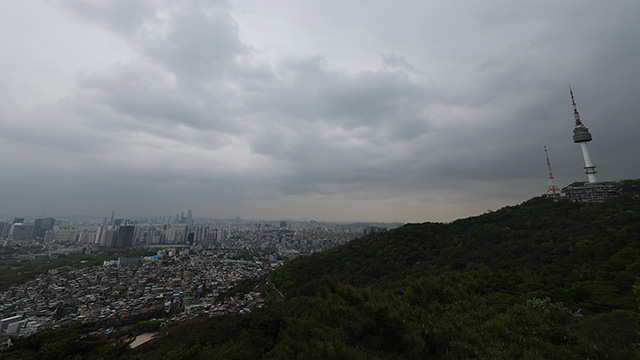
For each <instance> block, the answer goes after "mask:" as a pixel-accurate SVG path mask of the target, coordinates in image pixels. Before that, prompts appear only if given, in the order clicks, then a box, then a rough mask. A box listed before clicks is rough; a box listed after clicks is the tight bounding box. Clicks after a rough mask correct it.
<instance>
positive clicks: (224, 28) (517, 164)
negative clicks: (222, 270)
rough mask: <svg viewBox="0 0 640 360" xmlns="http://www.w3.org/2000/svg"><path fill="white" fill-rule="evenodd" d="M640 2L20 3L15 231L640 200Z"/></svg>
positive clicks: (3, 175)
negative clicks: (51, 225)
mask: <svg viewBox="0 0 640 360" xmlns="http://www.w3.org/2000/svg"><path fill="white" fill-rule="evenodd" d="M639 14H640V2H638V1H637V0H629V1H608V2H603V1H585V0H579V1H578V0H575V1H569V0H568V1H557V0H554V1H551V0H549V1H547V0H540V1H529V2H520V1H505V0H487V1H482V2H480V1H476V0H466V1H465V0H452V1H414V0H411V1H410V0H400V1H398V0H394V1H364V0H353V1H333V0H322V1H320V0H310V1H294V0H270V1H264V0H230V1H215V0H202V1H196V0H188V1H187V0H185V1H169V0H148V1H142V0H2V1H1V2H0V47H1V49H2V55H0V67H1V69H2V71H0V101H1V106H0V214H15V215H23V216H41V215H46V216H53V217H56V216H57V217H60V216H66V215H71V214H83V215H92V216H100V217H104V216H110V214H111V211H112V210H114V211H115V212H116V217H135V216H169V215H172V214H175V213H177V212H181V211H185V212H186V210H188V209H191V210H193V213H194V216H195V217H218V218H228V217H236V216H240V217H242V218H248V219H264V220H267V219H268V220H278V219H300V218H307V219H315V220H319V221H387V222H390V221H401V222H423V221H450V220H454V219H456V218H461V217H466V216H470V215H479V214H481V213H483V212H485V211H487V210H489V209H490V210H497V209H499V208H501V207H503V206H506V205H515V204H518V203H521V202H523V201H525V200H527V199H529V198H531V197H533V196H537V195H540V194H543V193H545V192H546V189H547V184H548V172H547V166H546V160H545V157H544V150H543V146H544V145H545V144H546V145H547V148H548V150H549V155H550V157H551V165H552V167H553V173H554V175H555V178H556V182H557V184H558V185H560V186H561V187H562V186H566V185H568V184H569V183H571V182H573V181H586V180H587V177H586V175H584V173H583V169H582V167H583V166H584V163H583V159H582V154H581V151H580V146H579V145H577V144H574V143H573V141H572V134H573V133H572V130H573V125H574V121H573V116H572V111H573V110H572V107H571V100H570V97H569V84H571V87H572V88H573V91H574V94H575V96H576V102H577V104H578V110H579V111H580V115H581V118H582V120H583V122H584V124H585V125H586V126H587V127H588V128H589V130H590V132H591V134H592V135H593V141H592V142H591V143H589V149H590V152H591V157H592V159H593V162H594V164H595V165H596V169H597V170H598V174H597V176H598V180H620V179H630V178H640V166H639V165H640V164H639V161H638V154H640V141H639V139H638V137H640V121H638V120H639V119H638V103H639V100H640V22H639V21H638V15H639Z"/></svg>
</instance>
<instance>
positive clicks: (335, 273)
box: [272, 186, 640, 311]
mask: <svg viewBox="0 0 640 360" xmlns="http://www.w3.org/2000/svg"><path fill="white" fill-rule="evenodd" d="M627 188H631V189H634V188H633V187H630V186H628V187H627ZM639 255H640V200H639V199H638V194H634V193H632V192H626V193H624V194H622V196H620V197H619V198H608V199H606V200H605V201H604V202H599V203H573V202H571V201H569V200H566V199H564V200H560V201H557V202H556V201H554V200H553V199H550V198H545V197H537V198H534V199H531V200H529V201H527V202H525V203H523V204H521V205H518V206H508V207H505V208H503V209H500V210H498V211H495V212H490V213H486V214H483V215H481V216H476V217H471V218H466V219H461V220H457V221H455V222H453V223H450V224H441V223H423V224H409V225H406V226H404V227H401V228H398V229H396V230H393V231H389V232H386V233H379V234H374V235H370V236H367V237H363V238H359V239H356V240H353V241H351V242H350V243H348V244H346V245H344V246H342V247H339V248H334V249H331V250H328V251H325V252H323V253H320V254H317V255H314V256H312V257H307V258H298V259H295V260H293V261H292V262H290V263H289V264H287V266H284V267H281V268H279V269H277V270H276V271H274V273H273V275H272V278H273V279H274V281H275V283H276V285H277V286H278V287H279V288H280V290H281V291H282V292H283V293H284V294H285V296H286V297H289V298H291V297H296V296H299V295H313V294H314V293H315V291H316V290H317V288H318V287H319V286H320V285H321V284H322V283H323V279H324V278H325V277H326V276H329V277H334V278H336V279H337V280H339V281H340V282H342V283H346V284H350V285H353V286H368V285H373V286H376V287H377V288H382V289H384V288H388V287H390V286H393V285H394V284H395V283H397V282H398V281H400V280H403V279H406V278H407V277H416V276H421V275H422V274H425V273H429V272H432V271H436V270H437V269H440V271H443V270H444V269H446V270H451V271H465V269H467V268H469V267H477V266H479V265H482V266H483V267H486V268H487V269H488V270H490V271H491V272H492V273H493V275H492V276H493V277H492V279H491V282H492V285H491V287H492V288H491V290H494V291H504V292H506V293H508V294H513V295H518V296H519V297H525V298H526V297H531V296H538V297H540V296H543V297H544V296H549V297H551V298H553V299H554V300H558V301H563V302H571V303H575V304H576V305H578V306H580V307H581V308H582V309H583V310H589V311H604V310H608V309H614V308H619V307H621V306H622V307H623V308H628V309H631V308H633V307H634V305H635V298H634V297H633V296H632V293H631V287H632V285H633V284H634V281H635V278H636V277H637V276H640V258H639V257H638V256H639ZM605 284H606V286H605ZM600 285H602V286H600Z"/></svg>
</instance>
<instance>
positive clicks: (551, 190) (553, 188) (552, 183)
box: [544, 145, 560, 197]
mask: <svg viewBox="0 0 640 360" xmlns="http://www.w3.org/2000/svg"><path fill="white" fill-rule="evenodd" d="M544 155H545V156H546V157H547V168H549V186H548V187H547V195H549V194H551V195H552V196H553V197H558V196H560V188H559V187H558V185H556V179H555V178H554V177H553V172H551V162H550V161H549V153H548V152H547V145H545V146H544Z"/></svg>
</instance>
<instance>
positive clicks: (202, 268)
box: [0, 210, 402, 336]
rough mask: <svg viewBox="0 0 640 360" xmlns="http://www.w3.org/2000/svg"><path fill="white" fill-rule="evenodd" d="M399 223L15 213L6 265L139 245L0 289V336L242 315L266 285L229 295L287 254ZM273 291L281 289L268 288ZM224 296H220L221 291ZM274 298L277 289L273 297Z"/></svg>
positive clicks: (7, 231)
mask: <svg viewBox="0 0 640 360" xmlns="http://www.w3.org/2000/svg"><path fill="white" fill-rule="evenodd" d="M400 225H402V224H400V223H390V224H384V223H354V224H336V223H320V222H316V221H313V220H311V221H272V222H268V221H250V220H243V219H233V220H208V221H206V222H204V221H201V220H200V219H197V220H196V219H194V217H193V214H192V212H191V211H190V210H189V211H188V212H187V215H185V214H184V212H183V213H181V214H176V215H175V216H171V217H167V218H163V219H144V220H128V219H124V220H123V219H118V218H115V212H112V214H111V217H110V218H102V219H97V218H96V219H94V218H86V217H82V218H69V219H64V220H57V219H54V218H36V219H25V218H13V219H5V220H3V221H0V239H1V240H0V241H1V243H0V244H1V245H2V249H4V250H6V251H5V252H4V253H3V258H2V260H3V263H4V264H6V263H9V262H11V261H25V262H38V261H43V260H45V259H51V258H57V257H64V256H68V255H71V254H98V253H100V252H101V251H102V250H104V249H120V250H127V249H138V250H139V251H146V252H147V255H146V256H135V257H118V258H115V259H110V260H105V261H104V263H103V264H102V265H97V266H88V267H81V268H79V269H76V268H72V267H70V266H63V267H60V268H55V269H49V271H48V272H47V273H46V274H40V275H38V276H37V278H35V279H33V280H30V281H28V282H26V283H22V284H18V285H16V286H12V287H11V288H9V289H7V290H6V291H4V292H2V293H0V318H1V320H0V336H5V335H11V336H25V335H28V334H31V333H33V332H36V331H39V330H41V329H43V328H47V327H59V326H62V325H65V324H68V323H72V322H76V321H94V322H97V323H98V324H100V325H102V326H103V331H104V333H105V334H106V333H108V332H110V331H113V326H114V325H117V324H122V323H131V322H134V323H135V322H137V321H141V320H148V319H154V320H155V319H164V320H163V321H164V322H165V323H168V322H171V323H172V324H180V323H182V322H185V321H189V320H192V319H196V318H207V317H210V316H218V315H223V314H234V313H243V312H247V311H249V310H250V309H251V308H252V307H254V306H261V305H262V304H263V303H264V302H265V300H266V299H265V298H264V291H260V289H258V288H257V286H256V288H254V289H252V290H251V291H249V292H246V293H242V292H239V293H233V292H232V293H229V294H226V292H227V291H229V290H230V289H232V288H234V286H236V285H238V284H239V283H240V282H242V281H243V280H248V279H254V280H255V279H260V278H261V277H263V276H264V275H265V274H266V272H267V271H269V270H271V269H274V268H276V267H278V266H280V265H282V264H283V263H284V261H285V260H287V259H292V258H295V257H297V256H306V255H309V254H311V253H314V252H319V251H322V250H326V249H329V248H331V247H334V246H336V245H340V244H344V243H346V242H348V241H349V240H352V239H354V238H356V237H359V236H362V235H366V234H371V233H376V232H383V231H386V230H389V229H391V228H395V227H398V226H400ZM273 291H275V293H274V294H277V289H273ZM222 295H224V296H222ZM275 296H277V295H275Z"/></svg>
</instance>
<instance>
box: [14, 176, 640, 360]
mask: <svg viewBox="0 0 640 360" xmlns="http://www.w3.org/2000/svg"><path fill="white" fill-rule="evenodd" d="M623 184H624V186H625V192H624V193H623V194H622V195H621V196H620V197H618V198H610V199H606V200H605V201H603V202H599V203H573V202H570V201H568V200H560V201H554V200H553V199H549V198H545V197H537V198H534V199H531V200H529V201H526V202H524V203H523V204H520V205H517V206H509V207H505V208H503V209H500V210H498V211H495V212H488V213H486V214H483V215H480V216H476V217H471V218H467V219H461V220H457V221H455V222H453V223H450V224H441V223H423V224H409V225H406V226H403V227H401V228H398V229H395V230H392V231H388V232H386V233H379V234H374V235H369V236H366V237H362V238H359V239H356V240H353V241H351V242H349V243H347V244H345V245H343V246H340V247H336V248H334V249H331V250H328V251H325V252H322V253H318V254H314V255H312V256H308V257H304V258H297V259H295V260H293V261H291V262H289V263H287V264H285V265H284V266H282V267H280V268H278V269H276V270H274V271H273V272H272V273H271V274H270V277H271V279H272V280H273V282H274V283H275V284H276V286H277V287H278V288H279V289H280V290H281V291H282V292H283V293H284V295H285V299H284V300H282V301H275V300H274V299H271V301H270V302H268V303H267V304H266V305H265V306H264V307H263V308H261V309H254V310H252V311H251V312H250V313H248V314H245V315H241V316H225V317H218V318H213V319H210V320H208V321H205V322H202V323H199V324H195V325H188V326H182V327H180V328H178V329H177V330H176V331H175V332H173V333H172V334H171V335H170V336H168V337H166V338H164V339H160V340H155V341H153V342H150V343H148V344H146V345H143V346H141V347H139V348H137V349H136V350H135V351H133V350H129V351H126V352H124V351H123V352H121V353H120V355H119V356H120V357H121V358H141V359H260V358H264V359H294V358H298V359H337V358H339V359H416V358H430V359H431V358H434V359H465V358H479V359H587V358H591V359H597V358H600V359H604V358H608V359H633V358H638V352H637V351H636V350H635V348H636V346H635V344H636V343H638V342H640V340H639V339H638V327H637V321H638V311H637V310H638V306H637V302H636V296H635V295H634V293H633V288H634V284H635V283H636V279H637V278H638V276H639V275H640V195H639V193H640V186H639V185H640V181H639V180H633V181H626V182H623ZM265 288H266V287H265ZM639 293H640V291H639ZM639 295H640V294H639ZM18 346H19V344H18ZM14 347H15V346H14ZM17 354H18V353H17V352H16V355H17ZM3 355H4V354H3ZM7 355H8V354H7ZM83 356H84V357H85V358H92V357H94V358H100V356H99V354H83ZM24 358H28V357H24Z"/></svg>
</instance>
